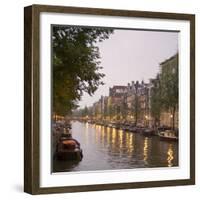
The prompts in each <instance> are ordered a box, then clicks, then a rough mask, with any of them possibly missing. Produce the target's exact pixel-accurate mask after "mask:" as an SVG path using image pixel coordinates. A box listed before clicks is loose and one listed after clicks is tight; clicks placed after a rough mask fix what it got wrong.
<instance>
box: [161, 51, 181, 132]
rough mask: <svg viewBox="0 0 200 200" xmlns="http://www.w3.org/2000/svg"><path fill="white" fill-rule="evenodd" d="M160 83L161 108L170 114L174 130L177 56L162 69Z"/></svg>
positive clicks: (176, 96) (176, 94) (176, 104)
mask: <svg viewBox="0 0 200 200" xmlns="http://www.w3.org/2000/svg"><path fill="white" fill-rule="evenodd" d="M160 81H161V101H162V106H163V109H165V110H169V111H170V112H171V116H172V129H174V127H175V113H176V111H177V109H178V54H177V55H175V56H174V58H173V59H171V60H169V61H168V62H166V64H165V66H163V67H162V73H161V78H160Z"/></svg>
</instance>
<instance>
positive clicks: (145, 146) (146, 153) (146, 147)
mask: <svg viewBox="0 0 200 200" xmlns="http://www.w3.org/2000/svg"><path fill="white" fill-rule="evenodd" d="M147 159H148V138H147V137H145V139H144V161H147Z"/></svg>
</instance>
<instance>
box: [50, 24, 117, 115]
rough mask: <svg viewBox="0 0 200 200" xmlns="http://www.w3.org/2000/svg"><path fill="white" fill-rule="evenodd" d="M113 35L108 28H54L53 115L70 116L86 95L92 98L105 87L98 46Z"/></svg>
mask: <svg viewBox="0 0 200 200" xmlns="http://www.w3.org/2000/svg"><path fill="white" fill-rule="evenodd" d="M112 32H113V30H112V29H108V28H106V29H105V28H90V27H75V26H74V27H72V26H53V28H52V45H53V46H52V48H53V112H55V113H56V114H60V115H65V114H67V113H70V112H71V110H72V109H73V108H76V107H77V102H78V101H79V100H80V99H81V96H82V95H83V92H86V93H88V94H89V95H92V94H94V92H95V91H96V90H97V88H98V86H99V85H102V84H103V81H102V78H103V77H104V74H103V73H101V72H100V70H101V69H102V67H101V66H100V61H99V59H100V53H99V48H98V46H97V45H96V44H97V43H98V42H102V41H103V40H105V39H108V38H109V35H110V34H111V33H112Z"/></svg>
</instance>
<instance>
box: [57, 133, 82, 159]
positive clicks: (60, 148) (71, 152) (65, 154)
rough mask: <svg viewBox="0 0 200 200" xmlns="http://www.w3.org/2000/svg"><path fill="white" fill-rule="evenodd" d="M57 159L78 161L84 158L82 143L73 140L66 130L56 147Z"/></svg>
mask: <svg viewBox="0 0 200 200" xmlns="http://www.w3.org/2000/svg"><path fill="white" fill-rule="evenodd" d="M56 158H57V159H58V160H77V161H80V160H82V158H83V153H82V149H81V148H80V143H79V142H78V141H77V140H75V139H74V138H72V134H71V133H70V132H69V131H66V129H64V131H63V134H61V136H60V139H59V141H58V143H57V146H56Z"/></svg>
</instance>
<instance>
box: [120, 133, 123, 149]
mask: <svg viewBox="0 0 200 200" xmlns="http://www.w3.org/2000/svg"><path fill="white" fill-rule="evenodd" d="M122 145H123V131H122V130H119V148H122Z"/></svg>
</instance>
